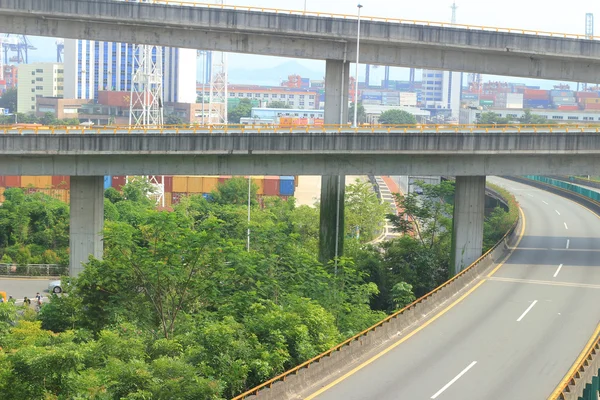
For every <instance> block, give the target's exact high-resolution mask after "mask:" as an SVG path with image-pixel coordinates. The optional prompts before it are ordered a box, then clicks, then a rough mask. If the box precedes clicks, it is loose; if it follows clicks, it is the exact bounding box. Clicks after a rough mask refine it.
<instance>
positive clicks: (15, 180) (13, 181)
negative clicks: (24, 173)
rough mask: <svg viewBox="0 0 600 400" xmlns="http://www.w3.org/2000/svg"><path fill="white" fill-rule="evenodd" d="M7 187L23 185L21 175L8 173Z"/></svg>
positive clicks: (6, 177) (6, 178)
mask: <svg viewBox="0 0 600 400" xmlns="http://www.w3.org/2000/svg"><path fill="white" fill-rule="evenodd" d="M4 181H5V183H6V187H21V176H20V175H18V176H12V175H7V176H5V177H4Z"/></svg>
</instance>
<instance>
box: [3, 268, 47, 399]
mask: <svg viewBox="0 0 600 400" xmlns="http://www.w3.org/2000/svg"><path fill="white" fill-rule="evenodd" d="M51 280H56V279H46V278H31V279H29V278H27V279H19V278H0V292H6V295H7V296H12V297H13V298H15V299H17V300H19V299H21V300H22V299H23V297H24V296H27V297H29V298H30V299H33V298H34V297H35V294H36V293H37V292H39V293H40V294H41V295H42V296H44V297H47V296H48V284H49V283H50V281H51ZM0 398H1V396H0Z"/></svg>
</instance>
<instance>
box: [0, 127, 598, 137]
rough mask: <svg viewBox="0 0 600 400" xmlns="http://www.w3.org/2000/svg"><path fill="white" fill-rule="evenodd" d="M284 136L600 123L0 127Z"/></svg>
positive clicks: (20, 131) (24, 131)
mask: <svg viewBox="0 0 600 400" xmlns="http://www.w3.org/2000/svg"><path fill="white" fill-rule="evenodd" d="M228 133H249V134H250V133H252V134H257V133H259V134H265V133H266V134H269V133H277V134H285V133H296V134H300V133H306V134H311V133H329V134H331V133H345V134H347V133H357V134H358V133H362V134H366V133H378V134H380V133H393V134H415V133H426V134H460V135H464V134H466V133H478V134H482V133H511V134H514V133H600V124H548V125H545V124H544V125H539V124H536V125H533V124H485V125H474V124H467V125H464V124H461V125H449V124H443V125H432V124H410V125H404V124H398V125H386V124H373V125H360V126H357V127H352V126H351V125H348V124H346V125H344V124H342V125H333V124H324V125H279V124H270V125H264V124H252V125H251V124H228V125H196V124H183V125H162V126H157V127H144V128H135V127H131V126H129V125H123V126H118V125H117V126H115V125H110V126H96V127H87V126H85V127H83V126H42V125H27V124H24V125H12V126H9V125H7V126H5V127H0V135H31V134H34V135H37V134H44V135H65V134H66V135H69V134H72V135H82V134H83V135H92V134H98V135H110V134H113V135H117V134H119V135H167V134H168V135H173V134H187V135H189V134H199V135H210V134H228Z"/></svg>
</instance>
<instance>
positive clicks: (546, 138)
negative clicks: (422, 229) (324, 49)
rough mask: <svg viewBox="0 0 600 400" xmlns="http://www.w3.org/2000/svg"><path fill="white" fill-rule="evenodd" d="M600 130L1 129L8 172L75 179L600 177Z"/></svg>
mask: <svg viewBox="0 0 600 400" xmlns="http://www.w3.org/2000/svg"><path fill="white" fill-rule="evenodd" d="M211 129H214V128H211ZM599 129H600V128H599V127H593V126H582V127H574V126H545V127H544V126H537V127H524V126H507V127H496V128H494V127H485V126H460V127H435V126H433V127H430V126H420V127H412V128H411V127H399V128H392V127H387V128H386V127H373V128H371V127H369V128H360V129H351V128H347V127H337V128H333V127H324V128H309V127H301V128H283V129H282V128H265V127H262V128H245V129H241V128H240V129H230V128H228V130H227V131H226V132H225V131H223V130H213V131H212V132H211V131H210V130H208V128H197V129H156V130H153V129H147V130H136V129H129V128H121V129H119V128H100V129H65V128H63V129H47V130H41V129H40V130H37V131H33V130H29V131H28V130H10V129H8V130H5V131H4V134H2V132H1V131H0V171H2V174H5V175H71V176H101V175H246V174H251V175H277V174H279V175H339V174H342V175H343V174H358V175H364V174H371V175H393V174H401V175H454V176H464V175H469V176H483V175H528V174H561V175H583V174H586V175H587V174H590V175H598V174H600V133H598V130H599ZM36 133H37V134H36Z"/></svg>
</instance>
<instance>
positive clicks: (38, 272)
mask: <svg viewBox="0 0 600 400" xmlns="http://www.w3.org/2000/svg"><path fill="white" fill-rule="evenodd" d="M67 272H68V267H67V266H64V265H58V264H28V265H16V264H0V277H1V276H60V275H63V274H65V273H67Z"/></svg>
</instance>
